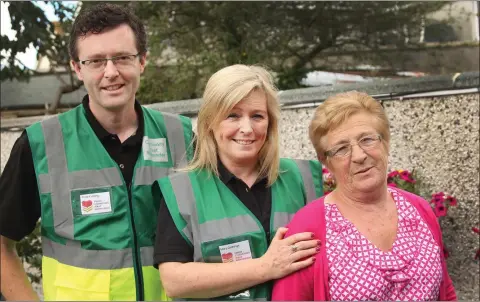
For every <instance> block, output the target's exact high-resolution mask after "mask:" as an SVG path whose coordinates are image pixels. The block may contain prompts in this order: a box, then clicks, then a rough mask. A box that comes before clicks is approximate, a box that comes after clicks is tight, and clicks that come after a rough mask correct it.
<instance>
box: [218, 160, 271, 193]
mask: <svg viewBox="0 0 480 302" xmlns="http://www.w3.org/2000/svg"><path fill="white" fill-rule="evenodd" d="M217 168H218V174H219V178H220V180H221V181H222V182H223V183H224V184H228V183H229V182H230V181H237V180H238V181H242V180H240V179H239V178H238V177H236V176H235V175H234V174H233V173H232V172H230V171H229V170H228V169H227V167H225V165H224V164H223V163H222V161H221V160H220V158H218V160H217ZM263 181H265V183H266V181H267V177H263V178H261V179H257V180H256V181H255V183H254V185H256V184H257V183H260V182H263ZM252 187H253V186H252Z"/></svg>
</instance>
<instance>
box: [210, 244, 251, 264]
mask: <svg viewBox="0 0 480 302" xmlns="http://www.w3.org/2000/svg"><path fill="white" fill-rule="evenodd" d="M218 248H219V249H220V255H222V262H223V263H227V262H234V261H241V260H247V259H252V251H251V250H250V242H249V241H248V240H244V241H240V242H236V243H231V244H226V245H221V246H219V247H218Z"/></svg>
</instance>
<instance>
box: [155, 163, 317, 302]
mask: <svg viewBox="0 0 480 302" xmlns="http://www.w3.org/2000/svg"><path fill="white" fill-rule="evenodd" d="M157 182H158V186H156V185H154V191H155V190H157V192H158V189H160V190H161V193H162V194H163V197H164V198H165V202H166V205H167V207H168V210H169V211H170V214H171V215H172V218H173V221H174V223H175V226H176V227H177V229H178V231H179V232H180V234H182V236H183V238H184V239H185V240H186V241H187V242H188V243H189V244H190V245H191V246H192V247H193V251H194V255H193V257H194V261H195V262H206V263H222V262H230V261H238V260H241V259H249V258H259V257H261V256H262V255H263V254H264V253H265V252H266V251H267V248H268V242H267V237H266V236H267V235H266V234H265V230H264V229H263V227H262V224H261V223H260V222H259V221H258V219H257V218H256V217H255V215H254V214H252V212H251V211H250V210H249V209H248V208H247V207H246V206H245V205H244V204H243V203H242V202H241V201H240V200H239V199H238V198H237V197H236V196H235V194H234V193H232V191H230V189H228V188H227V186H226V185H225V184H224V183H223V182H222V181H221V180H220V179H219V178H218V177H216V176H214V175H213V174H212V173H210V172H208V171H206V170H199V171H192V172H188V173H186V172H183V173H177V174H175V175H171V176H169V177H165V178H163V179H160V180H158V181H157ZM271 190H272V211H271V218H270V230H271V235H270V237H271V238H269V240H271V239H272V238H273V237H274V235H275V232H276V230H277V229H278V228H279V227H281V226H285V225H286V224H288V222H289V221H290V220H291V219H292V217H293V215H294V214H295V213H296V212H297V211H298V210H299V209H300V208H302V207H303V206H304V205H305V204H306V203H308V202H310V201H313V200H315V199H316V198H318V197H320V196H322V195H323V188H322V167H321V164H320V163H319V162H318V161H307V160H292V159H281V160H280V174H279V176H278V179H277V180H276V181H275V183H274V184H273V185H272V187H271ZM270 293H271V289H270V287H269V285H268V284H267V283H266V284H260V285H258V286H255V287H252V288H249V289H246V290H242V291H240V292H237V293H234V294H231V295H227V296H223V297H218V298H216V299H218V300H243V299H247V300H264V299H269V298H270ZM216 299H215V300H216Z"/></svg>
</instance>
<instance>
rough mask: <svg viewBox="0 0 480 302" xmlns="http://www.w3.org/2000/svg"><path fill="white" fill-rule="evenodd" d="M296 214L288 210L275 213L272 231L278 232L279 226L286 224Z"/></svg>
mask: <svg viewBox="0 0 480 302" xmlns="http://www.w3.org/2000/svg"><path fill="white" fill-rule="evenodd" d="M294 215H295V213H287V212H276V213H273V230H271V232H276V231H277V230H278V228H280V227H284V226H286V225H287V224H288V223H289V222H290V221H291V220H292V218H293V216H294ZM272 234H273V233H272Z"/></svg>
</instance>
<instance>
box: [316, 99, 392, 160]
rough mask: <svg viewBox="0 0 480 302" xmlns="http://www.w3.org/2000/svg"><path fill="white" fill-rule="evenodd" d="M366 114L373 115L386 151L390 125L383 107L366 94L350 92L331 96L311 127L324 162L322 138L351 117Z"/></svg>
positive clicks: (318, 112)
mask: <svg viewBox="0 0 480 302" xmlns="http://www.w3.org/2000/svg"><path fill="white" fill-rule="evenodd" d="M360 112H365V113H369V114H371V115H372V116H373V117H374V118H375V121H376V123H374V124H375V128H376V129H377V131H378V133H379V134H380V135H381V137H382V143H383V144H384V146H385V148H386V150H388V145H389V142H390V123H389V122H388V118H387V115H386V113H385V110H384V109H383V107H382V105H381V104H380V103H379V102H378V101H376V100H375V99H374V98H372V97H371V96H369V95H368V94H366V93H364V92H358V91H349V92H344V93H339V94H336V95H334V96H331V97H329V98H327V99H326V100H325V102H323V103H322V104H320V106H318V107H317V109H316V110H315V114H314V116H313V119H312V122H311V123H310V126H309V135H310V141H311V142H312V144H313V147H314V148H315V151H316V152H317V156H318V158H319V159H320V160H321V161H322V162H323V161H324V159H325V156H324V153H325V151H326V150H325V149H324V147H323V146H322V138H323V137H325V136H326V135H327V133H328V132H329V131H331V130H333V129H335V128H337V127H338V126H340V125H341V124H342V123H343V122H345V121H346V120H347V119H348V118H349V117H350V116H352V115H354V114H356V113H360Z"/></svg>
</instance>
